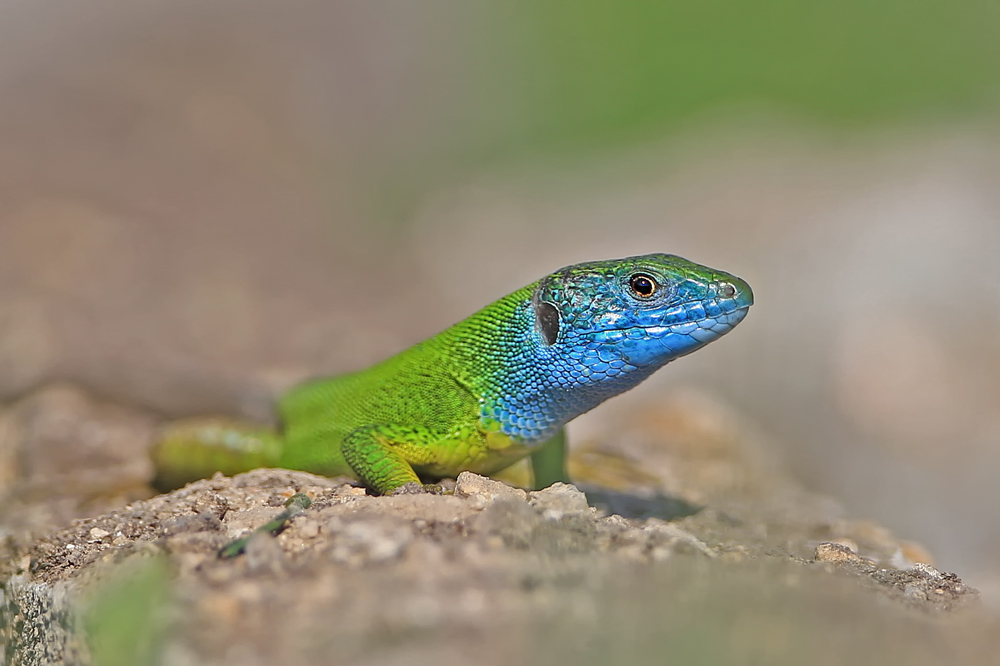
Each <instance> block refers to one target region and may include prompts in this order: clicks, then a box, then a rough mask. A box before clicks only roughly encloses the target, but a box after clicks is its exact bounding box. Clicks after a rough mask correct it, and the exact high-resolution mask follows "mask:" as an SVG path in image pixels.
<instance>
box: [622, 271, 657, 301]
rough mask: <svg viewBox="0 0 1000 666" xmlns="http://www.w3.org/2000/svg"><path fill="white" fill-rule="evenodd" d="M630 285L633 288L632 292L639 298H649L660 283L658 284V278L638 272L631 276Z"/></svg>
mask: <svg viewBox="0 0 1000 666" xmlns="http://www.w3.org/2000/svg"><path fill="white" fill-rule="evenodd" d="M628 286H629V288H630V289H631V290H632V293H633V294H635V295H636V296H638V297H639V298H649V297H650V296H652V295H653V294H655V293H656V289H657V287H658V286H659V285H657V284H656V280H654V279H653V278H651V277H649V276H648V275H644V274H642V273H637V274H635V275H633V276H632V277H631V278H629V281H628Z"/></svg>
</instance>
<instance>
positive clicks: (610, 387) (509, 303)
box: [441, 285, 660, 444]
mask: <svg viewBox="0 0 1000 666" xmlns="http://www.w3.org/2000/svg"><path fill="white" fill-rule="evenodd" d="M534 288H535V285H529V286H528V287H525V288H524V289H521V290H518V291H517V292H514V293H513V294H511V295H509V296H507V297H505V298H502V299H500V300H499V301H497V302H495V303H493V304H492V305H490V306H488V307H487V308H485V309H483V310H481V311H480V312H477V313H476V314H475V315H473V316H472V317H469V318H468V319H466V320H465V321H462V322H460V323H458V324H456V325H455V326H454V327H452V328H451V329H448V331H445V332H444V333H442V334H441V338H442V340H441V342H442V343H444V345H445V347H446V350H447V351H446V356H447V358H448V360H449V362H450V364H451V365H452V367H453V372H454V374H455V376H456V379H457V380H458V381H459V382H460V383H462V384H463V385H465V386H466V387H468V388H469V389H470V390H471V391H472V392H473V394H474V395H475V396H476V397H477V398H478V399H479V402H480V406H481V412H480V413H481V416H482V418H483V421H484V426H485V427H486V428H487V429H491V430H492V429H499V430H500V431H501V432H503V433H504V434H506V435H509V436H511V437H513V438H514V439H516V440H518V441H521V442H524V443H526V444H534V443H541V442H544V441H545V440H547V439H548V438H549V437H551V436H552V435H554V434H555V432H556V431H557V430H558V429H559V428H560V427H562V426H563V425H564V424H565V423H566V422H567V421H570V420H572V419H574V418H576V417H577V416H579V415H580V414H583V413H584V412H587V411H589V410H591V409H593V408H594V407H596V406H597V405H599V404H600V403H602V402H604V401H605V400H607V399H608V398H611V397H613V396H615V395H617V394H619V393H622V392H623V391H627V390H628V389H630V388H632V387H634V386H635V385H637V384H638V383H640V382H641V381H642V380H644V379H645V378H646V377H648V376H649V375H650V374H652V373H653V372H654V371H655V370H656V369H657V368H658V367H660V366H659V365H656V366H646V367H642V368H637V367H635V366H631V365H629V364H628V363H626V362H624V360H623V359H622V356H621V354H620V352H617V351H616V350H614V349H613V348H610V347H607V346H602V345H600V344H598V343H587V342H586V341H581V342H579V343H577V344H574V345H568V344H566V343H564V342H560V343H557V344H553V345H549V344H547V343H546V341H545V339H544V337H543V335H542V332H541V331H540V330H539V327H538V324H537V323H536V318H535V313H534V310H533V308H532V305H531V295H532V293H533V292H534Z"/></svg>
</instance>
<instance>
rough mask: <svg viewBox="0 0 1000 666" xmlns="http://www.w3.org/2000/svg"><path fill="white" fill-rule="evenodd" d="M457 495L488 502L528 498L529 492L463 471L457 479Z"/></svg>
mask: <svg viewBox="0 0 1000 666" xmlns="http://www.w3.org/2000/svg"><path fill="white" fill-rule="evenodd" d="M455 497H461V498H463V499H471V498H482V499H483V500H485V501H486V503H488V502H492V501H494V500H497V499H500V498H504V499H516V500H527V499H528V493H526V492H525V491H523V490H521V489H520V488H514V487H513V486H508V485H507V484H506V483H503V482H502V481H494V480H493V479H488V478H486V477H485V476H479V475H478V474H473V473H472V472H462V473H461V474H459V475H458V478H457V479H456V480H455Z"/></svg>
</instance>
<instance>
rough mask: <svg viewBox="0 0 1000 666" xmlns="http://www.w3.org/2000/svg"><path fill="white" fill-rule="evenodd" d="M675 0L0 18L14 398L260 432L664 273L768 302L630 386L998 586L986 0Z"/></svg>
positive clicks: (2, 294) (995, 149) (994, 239)
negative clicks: (76, 402) (322, 395)
mask: <svg viewBox="0 0 1000 666" xmlns="http://www.w3.org/2000/svg"><path fill="white" fill-rule="evenodd" d="M670 7H671V8H670V9H669V11H668V10H664V12H663V13H656V12H654V13H652V14H649V15H646V14H643V13H642V12H643V11H646V10H640V9H635V8H632V9H624V10H620V11H622V12H627V13H628V14H627V15H626V16H625V17H624V18H622V16H620V15H618V14H613V15H609V14H608V13H607V12H608V11H609V10H608V9H606V8H601V7H600V6H599V3H595V2H589V1H587V2H580V3H575V4H573V3H559V2H555V1H554V0H552V1H545V2H538V3H520V2H512V3H496V2H495V3H489V2H460V1H459V0H426V1H425V2H422V3H413V2H405V1H403V0H394V1H389V0H386V1H381V2H366V1H362V0H337V1H333V0H329V1H326V2H319V1H315V2H313V1H309V0H297V1H294V2H284V3H266V2H255V1H243V2H235V1H226V0H212V1H210V2H187V1H184V0H174V1H173V2H165V1H152V2H146V3H142V4H141V6H140V5H138V4H135V3H126V2H120V1H119V2H116V1H113V0H83V1H79V2H68V1H63V2H57V1H54V0H36V1H34V2H14V3H6V4H4V5H3V6H2V7H0V394H2V396H4V397H6V398H12V397H14V396H16V395H19V394H21V393H23V392H24V391H26V390H28V389H30V388H31V387H33V386H37V385H39V384H40V383H43V382H45V381H48V380H52V379H70V380H73V381H79V382H83V383H85V384H86V385H88V386H90V387H92V388H94V389H95V390H97V391H99V392H101V393H104V394H106V395H109V396H112V397H114V398H116V399H119V400H122V401H125V402H130V403H136V404H141V405H145V406H148V407H151V408H153V409H155V410H157V411H159V412H161V413H163V414H166V415H180V414H193V413H205V412H215V411H220V410H221V411H227V412H243V413H247V414H250V415H257V416H260V415H265V414H266V413H267V409H268V404H269V399H270V397H271V396H272V395H273V394H274V392H275V391H278V390H280V389H281V388H282V387H284V386H287V385H288V384H289V383H290V382H292V381H295V380H296V379H298V378H301V377H304V376H308V375H316V374H324V373H332V372H339V371H344V370H349V369H355V368H359V367H363V366H365V365H366V364H369V363H371V362H373V361H376V360H378V359H380V358H383V357H385V356H387V355H389V354H391V353H393V352H395V351H398V350H400V349H403V348H405V347H406V346H408V345H410V344H412V343H414V342H416V341H417V340H419V339H421V338H423V337H425V336H427V335H429V334H432V333H434V332H436V331H437V330H439V329H441V328H443V327H445V326H447V325H449V324H451V323H452V322H454V321H456V320H457V319H459V318H461V317H463V316H465V315H467V314H468V313H470V312H471V311H472V310H474V309H475V308H478V307H480V306H482V305H484V304H486V303H488V302H490V301H492V300H493V299H495V298H496V297H498V296H500V295H502V294H504V293H506V292H508V291H511V290H513V289H515V288H517V287H520V286H522V285H523V284H525V283H527V282H529V281H531V280H534V279H536V278H538V277H540V276H541V275H543V274H545V273H547V272H549V271H551V270H553V269H555V268H558V267H560V266H562V265H565V264H568V263H574V262H577V261H583V260H590V259H597V258H607V257H616V256H622V255H627V254H637V253H645V252H660V251H666V252H674V253H677V254H681V255H684V256H686V257H688V258H690V259H693V260H696V261H699V262H703V263H707V264H710V265H713V266H717V267H719V268H723V269H725V270H729V271H731V272H734V273H736V274H738V275H740V276H741V277H744V278H746V279H747V280H748V281H749V282H750V283H751V284H752V285H753V287H754V290H755V293H756V296H757V304H756V305H755V306H754V308H753V311H752V312H751V315H750V316H749V318H748V319H747V321H746V322H745V323H744V324H743V325H742V326H741V327H740V328H739V330H738V331H736V332H735V333H734V334H733V335H731V336H729V337H727V338H726V339H725V340H723V341H721V342H720V343H718V344H717V345H713V346H712V347H711V348H710V349H708V350H705V351H704V352H702V353H699V354H697V355H694V356H692V357H690V358H686V359H683V360H681V361H679V362H677V363H676V364H674V365H672V366H670V367H669V368H668V369H667V370H666V371H664V372H662V373H660V374H659V375H658V376H657V377H656V378H655V379H654V380H651V381H650V382H649V383H648V385H644V386H643V387H641V388H640V389H637V391H638V392H640V393H642V392H645V393H646V394H647V395H648V394H652V392H656V391H663V390H666V389H667V388H668V387H681V386H684V387H688V386H693V387H695V388H698V389H703V390H706V391H711V392H713V393H716V394H717V395H719V396H721V397H722V398H723V399H724V400H726V401H728V402H731V403H732V404H733V405H734V406H736V407H737V408H738V409H740V410H743V411H744V412H745V413H746V414H748V415H749V416H750V418H751V419H752V420H753V421H756V422H757V423H759V425H760V429H761V431H762V432H764V433H766V434H767V436H768V437H769V438H770V439H771V440H772V441H773V443H774V446H775V447H776V448H777V449H778V450H780V452H781V455H782V456H783V457H784V459H785V460H786V461H787V462H788V465H789V466H790V467H791V469H792V470H793V471H794V472H795V474H796V475H797V476H798V477H799V478H800V479H802V480H803V482H804V483H805V484H806V485H808V486H809V487H810V488H812V489H815V490H818V491H821V492H825V493H829V494H830V495H832V496H835V497H836V498H838V499H839V500H840V501H842V502H843V503H844V504H845V505H846V507H847V510H848V511H849V513H850V514H851V515H853V516H855V517H866V516H868V517H872V518H875V519H877V520H879V521H881V522H884V523H886V524H888V525H889V526H890V527H892V528H893V529H894V530H895V531H896V532H897V533H899V534H900V535H901V536H904V537H907V538H912V539H916V540H919V541H922V542H924V543H925V544H927V545H928V546H929V547H930V549H931V550H932V551H933V552H934V553H935V554H936V555H937V557H938V564H939V565H940V566H941V567H942V568H945V569H949V570H956V571H958V572H959V573H960V574H961V575H962V576H963V578H965V579H966V580H968V581H969V582H970V583H972V584H973V585H976V586H978V587H980V588H982V589H983V590H984V591H985V592H986V593H987V595H988V598H989V599H991V600H993V602H994V603H1000V514H998V513H997V512H996V511H994V510H993V508H994V507H996V506H997V505H998V504H1000V483H998V482H997V477H998V475H1000V281H998V280H997V279H996V273H997V258H998V257H1000V133H998V131H997V130H998V126H997V122H996V120H997V117H998V116H997V113H996V112H997V109H998V104H997V102H998V100H1000V96H998V92H1000V53H998V51H1000V47H998V46H997V45H998V44H1000V39H998V37H1000V36H998V35H997V34H996V32H997V30H996V29H995V28H994V27H991V26H1000V23H998V22H997V21H996V20H995V19H998V18H1000V17H998V16H997V15H996V14H997V11H996V9H995V8H994V7H992V6H991V5H989V4H987V3H971V4H969V5H968V6H965V7H964V9H963V11H962V12H961V13H959V12H957V10H956V11H950V10H937V9H934V8H933V7H932V6H931V4H930V3H916V4H908V5H907V6H906V7H903V6H902V5H899V6H896V5H895V4H892V3H885V2H876V3H869V4H863V3H859V2H857V3H856V2H849V3H847V4H843V5H842V6H841V7H840V9H829V8H828V9H822V10H820V9H816V10H800V9H796V5H794V4H793V3H790V2H768V3H764V4H762V5H760V6H759V8H757V9H756V10H746V9H744V8H742V5H740V4H738V3H735V2H726V3H722V4H718V5H715V6H714V9H704V8H699V6H696V5H695V4H693V3H688V4H684V3H680V4H676V5H671V6H670ZM649 11H653V10H649ZM747 11H753V12H754V13H753V14H747V13H746V12H747ZM713 12H714V13H713ZM831 12H832V13H831ZM991 21H992V23H991ZM633 399H636V398H635V397H633V396H628V397H624V398H621V399H620V400H633ZM587 418H596V419H599V418H600V413H599V412H598V413H597V414H594V415H590V416H588V417H587ZM581 427H584V428H585V427H586V422H584V423H583V424H582V426H581Z"/></svg>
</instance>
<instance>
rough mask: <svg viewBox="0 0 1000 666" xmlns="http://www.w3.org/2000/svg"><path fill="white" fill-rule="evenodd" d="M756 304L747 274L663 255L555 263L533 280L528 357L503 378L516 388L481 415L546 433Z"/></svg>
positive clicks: (728, 326)
mask: <svg viewBox="0 0 1000 666" xmlns="http://www.w3.org/2000/svg"><path fill="white" fill-rule="evenodd" d="M752 304H753V292H752V291H751V290H750V286H749V285H748V284H747V283H746V282H744V281H743V280H741V279H739V278H738V277H735V276H733V275H730V274H728V273H724V272H722V271H718V270H715V269H712V268H708V267H706V266H701V265H699V264H695V263H693V262H690V261H688V260H686V259H682V258H681V257H677V256H674V255H669V254H650V255H644V256H639V257H628V258H626V259H618V260H611V261H595V262H589V263H583V264H576V265H573V266H568V267H566V268H563V269H561V270H558V271H556V272H555V273H552V274H551V275H549V276H547V277H545V278H543V279H542V280H541V281H539V283H538V285H537V287H536V288H535V291H534V293H533V294H532V297H531V303H530V311H531V314H532V319H533V330H532V331H531V333H530V337H531V340H530V344H528V345H525V346H524V350H525V354H526V357H525V358H522V359H518V360H519V361H521V362H515V363H512V364H511V365H509V366H508V370H509V372H510V373H512V374H511V375H508V376H507V377H505V378H504V379H505V380H506V381H504V382H503V383H504V384H505V385H506V386H517V387H518V389H519V390H517V391H516V392H511V393H507V394H506V395H504V396H503V398H502V399H500V400H499V401H498V402H497V403H494V404H492V405H488V406H487V409H486V411H485V413H484V416H488V417H489V418H491V419H493V420H495V421H497V422H499V423H500V424H501V426H502V429H503V431H504V432H505V433H507V434H508V435H511V436H513V437H515V438H516V439H520V440H522V441H527V442H532V441H540V440H543V439H544V438H546V437H548V436H550V435H551V434H552V433H553V432H554V431H555V430H556V429H557V428H558V427H559V426H561V425H562V424H563V423H565V422H566V421H569V420H570V419H572V418H575V417H576V416H577V415H579V414H582V413H583V412H586V411H588V410H590V409H592V408H593V407H595V406H596V405H598V404H600V403H601V402H603V401H604V400H606V399H608V398H610V397H612V396H614V395H617V394H619V393H621V392H623V391H626V390H628V389H630V388H632V387H633V386H635V385H636V384H638V383H639V382H641V381H642V380H643V379H645V378H646V377H648V376H649V375H650V374H652V373H653V372H654V371H655V370H657V369H658V368H660V367H662V366H663V365H665V364H666V363H669V362H670V361H672V360H674V359H676V358H678V357H680V356H684V355H686V354H690V353H691V352H693V351H695V350H697V349H699V348H701V347H703V346H705V345H706V344H708V343H709V342H712V341H713V340H716V339H718V338H719V337H720V336H722V335H725V334H726V333H728V332H729V331H730V330H732V328H733V327H734V326H736V325H737V324H738V323H739V322H740V321H741V320H742V319H743V317H744V316H746V313H747V310H748V309H749V307H750V305H752ZM514 375H516V376H514Z"/></svg>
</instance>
